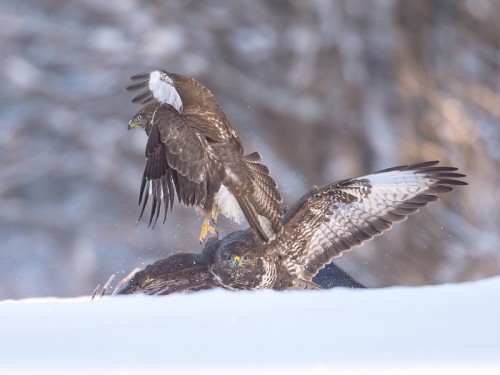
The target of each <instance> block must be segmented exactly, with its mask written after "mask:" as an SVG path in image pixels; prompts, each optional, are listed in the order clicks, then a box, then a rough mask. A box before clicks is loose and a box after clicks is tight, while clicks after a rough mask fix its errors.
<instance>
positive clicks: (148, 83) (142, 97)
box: [126, 70, 183, 112]
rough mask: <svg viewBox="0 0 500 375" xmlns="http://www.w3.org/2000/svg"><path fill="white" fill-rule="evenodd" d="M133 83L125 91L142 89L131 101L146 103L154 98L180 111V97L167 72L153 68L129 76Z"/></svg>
mask: <svg viewBox="0 0 500 375" xmlns="http://www.w3.org/2000/svg"><path fill="white" fill-rule="evenodd" d="M130 79H131V80H132V81H134V83H132V84H131V85H129V86H127V87H126V90H127V91H136V90H142V91H141V92H140V93H139V94H138V95H137V96H135V97H134V98H133V99H132V103H140V104H147V103H150V102H152V101H154V100H156V101H158V102H160V103H166V104H169V105H171V106H172V107H174V108H175V109H176V110H177V111H178V112H182V107H183V104H182V99H181V97H180V95H179V93H178V92H177V90H176V89H175V87H174V84H173V81H172V79H171V78H170V77H169V73H168V72H166V71H164V70H153V71H150V72H144V73H139V74H136V75H134V76H132V77H130Z"/></svg>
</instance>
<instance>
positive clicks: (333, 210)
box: [275, 161, 467, 280]
mask: <svg viewBox="0 0 500 375" xmlns="http://www.w3.org/2000/svg"><path fill="white" fill-rule="evenodd" d="M437 163H438V162H437V161H430V162H425V163H420V164H414V165H409V166H400V167H395V168H390V169H385V170H383V171H380V172H377V173H374V174H371V175H368V176H363V177H359V178H354V179H349V180H343V181H339V182H336V183H333V184H331V185H328V186H325V187H323V188H321V189H319V188H313V189H312V190H311V191H310V192H309V193H308V194H306V195H305V196H304V197H302V198H301V199H300V200H299V202H298V203H297V204H296V205H295V207H294V208H293V209H291V210H290V211H289V212H287V214H286V215H285V217H284V220H283V225H284V228H283V233H282V234H281V235H280V236H279V237H278V238H277V240H276V245H275V246H279V247H280V248H281V249H284V250H283V251H284V252H285V255H286V257H287V266H288V268H289V270H290V272H292V273H293V274H294V275H295V276H296V277H298V278H301V279H304V280H311V279H312V277H314V276H315V275H316V274H317V272H318V271H319V270H320V269H321V268H323V267H324V266H325V265H326V264H328V263H330V262H331V260H332V259H333V258H334V257H337V256H340V255H341V254H342V253H343V252H344V251H347V250H349V249H351V248H352V247H354V246H359V245H361V244H362V243H363V242H364V241H366V240H369V239H371V238H372V237H373V236H377V235H379V234H381V233H382V232H384V231H386V230H388V229H389V228H391V226H392V223H395V222H398V221H401V220H405V219H406V217H407V216H408V215H410V214H412V213H414V212H417V211H418V209H419V208H420V207H422V206H425V205H427V204H428V203H429V202H432V201H435V200H437V196H436V194H437V193H446V192H449V191H452V190H453V186H455V185H467V183H466V182H464V181H461V180H460V178H462V177H465V175H463V174H460V173H456V172H455V171H456V170H457V168H453V167H437V166H435V165H436V164H437Z"/></svg>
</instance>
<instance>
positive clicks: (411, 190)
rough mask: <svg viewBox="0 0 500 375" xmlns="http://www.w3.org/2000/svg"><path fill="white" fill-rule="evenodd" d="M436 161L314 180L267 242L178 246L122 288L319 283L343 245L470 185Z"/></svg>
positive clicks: (238, 239)
mask: <svg viewBox="0 0 500 375" xmlns="http://www.w3.org/2000/svg"><path fill="white" fill-rule="evenodd" d="M437 163H438V162H437V161H431V162H425V163H420V164H414V165H409V166H400V167H395V168H390V169H385V170H383V171H380V172H377V173H374V174H371V175H367V176H363V177H358V178H353V179H348V180H343V181H338V182H335V183H333V184H330V185H327V186H325V187H323V188H318V187H313V188H312V189H311V190H310V191H309V192H308V193H307V194H306V195H304V196H303V197H302V198H300V199H299V201H298V202H297V203H296V204H295V205H294V206H293V207H291V208H290V209H289V210H288V211H287V213H286V214H285V216H284V217H283V220H282V224H283V230H282V232H281V233H279V234H278V235H277V236H276V238H275V239H274V240H273V241H272V242H270V243H267V244H266V243H262V242H261V241H259V239H258V238H257V236H256V234H255V233H254V232H253V231H252V230H250V229H248V230H246V231H237V232H233V233H231V234H229V235H228V236H226V237H224V238H223V239H221V240H216V239H214V238H213V239H210V241H208V242H207V243H206V245H205V247H204V248H203V251H202V253H201V254H189V253H180V254H174V255H171V256H170V257H168V258H166V259H164V260H160V261H158V262H156V263H154V264H152V265H150V266H148V267H146V269H145V270H143V271H138V272H136V273H134V274H133V275H131V276H130V278H129V279H127V280H126V281H127V285H125V286H124V287H122V288H119V289H118V290H117V292H118V293H119V294H131V293H140V292H142V293H147V294H170V293H173V292H180V291H195V290H201V289H208V288H213V287H222V288H226V289H232V290H253V289H263V288H270V289H276V290H286V289H317V288H319V286H318V284H317V283H316V282H315V279H314V278H315V277H317V275H318V272H319V271H320V270H322V269H323V268H324V267H325V266H326V265H328V264H329V263H330V262H331V261H332V259H334V258H335V257H339V256H341V255H342V253H343V252H345V251H348V250H350V249H351V248H353V247H355V246H359V245H361V244H362V243H363V242H364V241H367V240H369V239H371V238H373V237H374V236H377V235H380V234H381V233H382V232H384V231H386V230H388V229H390V228H391V226H392V224H393V223H395V222H398V221H402V220H405V219H406V218H407V216H408V215H410V214H412V213H415V212H417V211H418V210H419V208H421V207H423V206H425V205H427V204H428V203H429V202H432V201H435V200H437V195H436V194H439V193H447V192H450V191H452V190H453V188H454V186H459V185H467V183H466V182H464V181H462V180H461V178H463V177H465V175H463V174H460V173H457V172H456V171H457V168H454V167H441V166H436V164H437Z"/></svg>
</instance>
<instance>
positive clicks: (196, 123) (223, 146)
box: [127, 71, 282, 242]
mask: <svg viewBox="0 0 500 375" xmlns="http://www.w3.org/2000/svg"><path fill="white" fill-rule="evenodd" d="M132 80H133V81H136V82H135V83H133V84H132V85H130V86H129V87H128V88H127V89H128V90H132V91H133V90H140V89H144V90H143V91H142V92H141V93H139V94H138V95H137V96H136V97H135V98H134V99H133V100H132V101H133V102H138V103H142V104H144V107H143V108H142V109H141V110H140V111H139V112H138V113H137V114H136V115H135V116H134V117H133V118H132V120H131V121H130V127H137V126H139V127H142V128H143V129H144V130H145V131H146V133H147V135H148V142H147V145H146V160H147V161H146V168H145V170H144V175H143V180H142V185H141V192H140V199H139V203H140V204H141V203H142V211H141V216H142V212H143V211H144V209H145V206H146V204H147V200H148V198H149V195H152V199H153V203H152V208H151V215H150V224H151V223H152V222H153V220H154V222H156V220H157V219H158V216H159V212H160V209H161V206H162V203H163V205H164V207H165V214H164V220H165V218H166V212H167V208H168V207H170V208H171V207H172V204H173V201H174V195H175V194H176V195H177V197H178V199H179V201H180V202H182V203H184V204H185V205H188V206H197V207H199V208H200V209H202V211H203V212H204V213H205V214H206V215H207V219H208V218H209V217H210V216H212V217H214V216H215V217H216V215H217V210H220V211H221V212H222V213H223V214H224V215H225V216H228V217H230V218H231V219H233V220H234V221H236V222H239V221H241V219H242V218H243V217H244V218H246V220H247V221H248V223H249V224H250V226H251V227H252V229H253V230H255V231H256V232H257V233H258V235H259V238H260V239H261V240H262V241H264V242H268V241H269V240H270V239H272V238H274V236H275V235H276V233H279V232H280V231H281V217H282V210H281V208H280V205H281V202H282V198H281V195H280V194H279V192H278V190H277V185H276V182H275V181H274V180H273V179H272V177H271V175H270V173H269V169H268V168H267V167H266V166H265V165H263V164H262V160H261V156H260V155H259V154H258V153H257V152H255V153H252V154H250V155H246V156H245V155H244V149H243V145H242V143H241V140H240V139H239V137H238V135H237V134H236V132H235V131H234V129H233V127H232V125H231V123H230V121H229V119H228V118H227V116H226V114H225V113H224V111H223V110H222V108H221V107H220V105H219V104H218V103H217V101H216V100H215V98H214V96H213V94H212V93H211V92H210V91H209V90H208V89H207V88H206V87H204V86H203V85H202V84H201V83H199V82H198V81H196V80H194V79H192V78H188V77H184V76H181V75H178V74H174V73H168V72H164V71H153V72H148V73H141V74H138V75H136V76H133V77H132ZM150 193H151V194H150Z"/></svg>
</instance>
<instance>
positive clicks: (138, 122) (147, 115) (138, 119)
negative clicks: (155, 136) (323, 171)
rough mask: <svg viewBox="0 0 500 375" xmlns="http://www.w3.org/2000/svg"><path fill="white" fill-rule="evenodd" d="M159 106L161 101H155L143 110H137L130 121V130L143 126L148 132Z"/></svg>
mask: <svg viewBox="0 0 500 375" xmlns="http://www.w3.org/2000/svg"><path fill="white" fill-rule="evenodd" d="M159 106H160V104H159V103H157V102H153V103H149V104H147V105H145V106H144V107H142V108H141V110H140V111H139V112H137V113H136V114H135V115H134V116H133V117H132V119H131V120H130V121H129V122H128V130H130V129H134V128H137V127H141V128H143V129H144V130H146V132H148V131H149V129H150V128H151V125H152V121H153V119H154V115H155V113H156V110H157V109H158V107H159Z"/></svg>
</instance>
